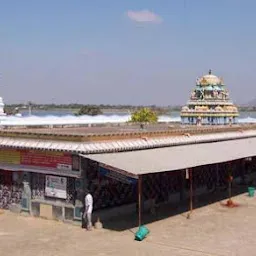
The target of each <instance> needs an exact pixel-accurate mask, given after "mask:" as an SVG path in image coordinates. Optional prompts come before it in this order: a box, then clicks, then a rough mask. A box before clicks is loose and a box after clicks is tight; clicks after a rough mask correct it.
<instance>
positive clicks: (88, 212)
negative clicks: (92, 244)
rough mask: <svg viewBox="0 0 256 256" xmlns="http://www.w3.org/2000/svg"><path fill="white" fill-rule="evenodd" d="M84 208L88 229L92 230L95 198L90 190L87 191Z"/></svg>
mask: <svg viewBox="0 0 256 256" xmlns="http://www.w3.org/2000/svg"><path fill="white" fill-rule="evenodd" d="M84 206H85V207H84V214H83V218H84V221H85V224H86V229H87V230H92V210H93V197H92V195H91V194H90V192H89V190H88V189H86V190H85V198H84Z"/></svg>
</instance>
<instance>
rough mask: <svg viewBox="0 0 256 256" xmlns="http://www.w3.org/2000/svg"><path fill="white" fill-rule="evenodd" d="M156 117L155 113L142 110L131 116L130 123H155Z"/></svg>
mask: <svg viewBox="0 0 256 256" xmlns="http://www.w3.org/2000/svg"><path fill="white" fill-rule="evenodd" d="M157 120H158V116H157V114H156V112H154V111H152V110H151V109H149V108H142V109H139V110H137V111H135V112H134V113H133V114H132V117H131V122H133V123H157Z"/></svg>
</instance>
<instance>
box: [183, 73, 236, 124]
mask: <svg viewBox="0 0 256 256" xmlns="http://www.w3.org/2000/svg"><path fill="white" fill-rule="evenodd" d="M180 116H181V122H182V124H189V125H232V124H235V123H237V117H238V116H239V113H238V110H237V107H236V106H235V105H234V104H233V102H232V101H231V99H230V98H229V93H228V90H227V89H226V86H225V84H224V82H223V80H222V79H221V78H219V77H217V76H215V75H213V74H212V72H211V70H210V71H209V73H208V74H207V75H204V76H202V77H201V78H199V79H197V81H196V88H195V89H194V90H193V91H192V93H191V95H190V99H189V101H188V102H187V105H186V106H184V107H182V109H181V113H180Z"/></svg>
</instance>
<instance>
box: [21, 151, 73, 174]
mask: <svg viewBox="0 0 256 256" xmlns="http://www.w3.org/2000/svg"><path fill="white" fill-rule="evenodd" d="M20 164H21V165H29V166H38V167H48V168H49V167H50V168H57V169H62V167H63V169H72V156H71V154H68V153H63V152H50V151H35V150H22V151H21V152H20Z"/></svg>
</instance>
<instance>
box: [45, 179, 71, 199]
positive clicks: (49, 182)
mask: <svg viewBox="0 0 256 256" xmlns="http://www.w3.org/2000/svg"><path fill="white" fill-rule="evenodd" d="M45 195H46V196H49V197H56V198H62V199H66V198H67V178H65V177H58V176H50V175H46V176H45Z"/></svg>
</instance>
